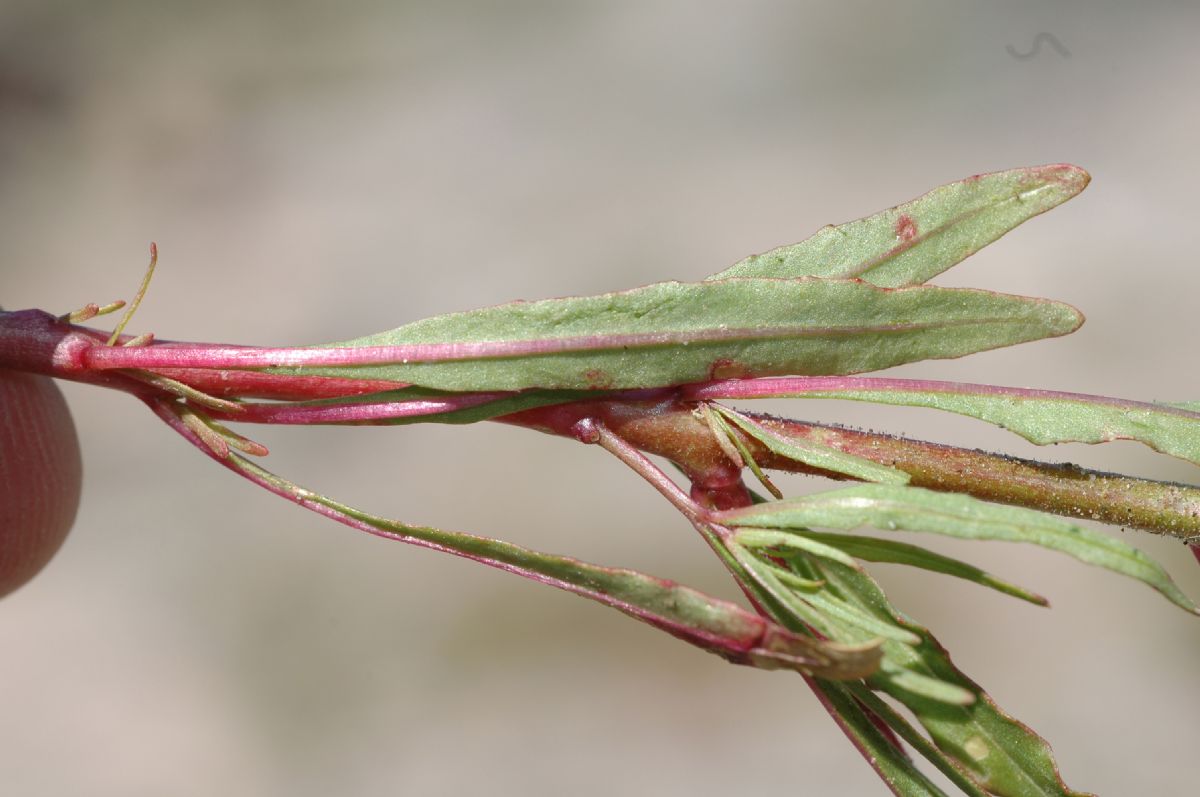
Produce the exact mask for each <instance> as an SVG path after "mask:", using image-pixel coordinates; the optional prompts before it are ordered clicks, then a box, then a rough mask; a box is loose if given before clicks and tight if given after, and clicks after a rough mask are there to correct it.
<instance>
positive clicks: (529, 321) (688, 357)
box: [104, 279, 1082, 391]
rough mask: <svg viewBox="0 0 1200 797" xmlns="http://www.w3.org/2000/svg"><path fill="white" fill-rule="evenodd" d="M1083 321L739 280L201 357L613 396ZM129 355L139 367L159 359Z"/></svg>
mask: <svg viewBox="0 0 1200 797" xmlns="http://www.w3.org/2000/svg"><path fill="white" fill-rule="evenodd" d="M1081 320H1082V318H1081V316H1080V315H1079V313H1078V312H1077V311H1076V310H1074V309H1073V308H1071V307H1069V306H1067V305H1064V304H1060V303H1056V302H1051V301H1047V300H1041V299H1030V298H1027V297H1018V296H1009V295H1006V294H998V293H990V292H987V291H975V290H967V289H951V288H936V287H931V286H920V287H914V288H906V289H900V290H882V289H879V288H876V287H874V286H871V285H868V284H866V283H863V282H857V281H833V280H816V279H801V280H780V279H736V280H723V281H717V282H705V283H696V284H685V283H676V282H667V283H659V284H656V285H649V286H646V287H643V288H636V289H634V290H631V291H624V292H620V293H611V294H605V295H601V296H589V297H582V298H570V299H548V300H544V301H538V302H518V303H513V304H506V305H500V306H498V307H489V308H484V309H481V310H473V311H470V312H465V313H454V314H451V315H444V316H438V317H435V318H430V319H426V320H424V321H417V322H415V323H413V324H409V325H407V326H404V327H400V328H398V329H394V330H391V331H390V332H384V333H381V334H377V335H371V336H368V337H365V338H358V339H356V340H351V341H346V342H344V343H338V344H331V346H330V347H324V348H316V349H290V350H258V351H253V350H230V351H229V352H224V351H221V352H218V351H214V350H209V351H206V352H204V355H205V358H206V362H208V363H209V365H210V366H211V367H217V365H218V364H220V363H222V362H224V360H222V359H221V358H222V357H224V356H225V355H226V354H228V356H229V358H230V359H229V362H230V363H236V364H231V365H229V366H228V367H258V366H256V365H254V364H255V363H258V364H261V365H263V366H270V365H275V364H277V363H280V362H286V363H289V364H294V365H303V366H304V368H303V373H305V374H313V373H316V374H325V375H337V376H344V377H351V378H359V379H387V380H392V381H397V382H405V383H410V384H417V385H423V386H426V387H432V388H438V389H443V390H457V391H481V390H522V389H526V388H547V389H579V390H589V389H590V390H602V389H610V388H647V387H662V386H667V385H676V384H684V383H689V382H697V381H702V380H706V379H712V378H723V377H727V376H758V375H768V374H784V373H800V374H847V373H857V372H861V371H872V370H876V369H879V368H887V367H889V366H892V365H898V364H900V363H906V362H913V361H916V360H923V359H928V358H946V357H960V356H963V355H966V354H971V353H974V352H978V351H984V350H987V349H993V348H998V347H1001V346H1007V345H1013V344H1016V343H1023V342H1026V341H1030V340H1038V339H1041V338H1046V337H1053V336H1057V335H1063V334H1067V333H1069V332H1071V331H1073V330H1074V329H1076V328H1077V327H1078V326H1079V324H1080V323H1081ZM129 351H130V353H132V356H134V357H135V358H139V359H138V361H139V362H140V361H141V359H140V358H145V357H151V355H154V347H150V348H148V349H138V350H129ZM146 352H149V353H150V354H143V353H146ZM169 354H171V355H173V356H175V357H176V358H178V356H179V354H180V353H179V352H178V351H175V352H169ZM126 356H127V357H128V356H130V355H129V354H127V355H126ZM154 356H157V355H154ZM368 360H369V362H370V363H372V364H359V363H364V362H366V361H368ZM151 361H152V357H151ZM113 364H114V363H113V362H109V363H107V364H105V365H104V367H109V366H112V365H113ZM175 364H177V365H178V364H180V363H175ZM335 364H336V365H339V366H340V367H337V368H326V367H321V366H323V365H335ZM222 367H225V366H222ZM299 372H300V371H298V370H297V369H295V368H288V369H280V370H279V371H278V373H290V374H296V373H299Z"/></svg>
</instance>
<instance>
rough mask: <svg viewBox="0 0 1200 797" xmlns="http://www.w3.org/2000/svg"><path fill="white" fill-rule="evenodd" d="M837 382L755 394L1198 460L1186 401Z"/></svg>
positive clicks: (1039, 440) (1197, 427) (1199, 424)
mask: <svg viewBox="0 0 1200 797" xmlns="http://www.w3.org/2000/svg"><path fill="white" fill-rule="evenodd" d="M840 381H841V384H834V383H832V381H831V382H830V383H829V384H817V383H814V384H812V385H811V386H809V385H794V386H792V388H791V389H790V390H789V389H787V388H784V387H781V389H780V390H778V391H770V392H766V391H764V392H763V394H762V397H764V398H765V397H767V396H768V395H769V396H771V397H778V398H783V397H788V398H821V399H848V400H851V401H869V402H873V403H875V404H893V405H899V406H906V407H929V408H931V409H937V410H945V411H946V412H954V413H957V414H959V415H966V416H969V417H971V418H977V419H979V420H981V421H986V422H988V423H992V424H995V425H997V426H999V427H1001V428H1004V429H1007V430H1009V431H1010V432H1013V433H1014V434H1018V435H1020V436H1021V437H1024V438H1025V439H1026V440H1028V441H1029V442H1031V443H1034V444H1035V445H1040V446H1041V445H1049V444H1051V443H1092V444H1094V443H1107V442H1110V441H1113V440H1137V441H1139V442H1141V443H1144V444H1146V445H1148V446H1150V447H1151V448H1153V449H1154V450H1155V451H1158V452H1159V453H1162V454H1167V455H1169V456H1173V457H1178V458H1180V459H1185V460H1187V461H1189V462H1193V463H1195V464H1198V465H1200V411H1197V406H1196V405H1193V404H1188V403H1183V404H1151V403H1149V402H1144V401H1129V400H1125V399H1116V398H1109V397H1107V396H1092V395H1086V394H1082V393H1065V392H1060V391H1053V390H1029V389H1024V388H1006V387H998V386H994V385H974V384H966V383H962V382H932V381H923V380H913V379H847V380H840Z"/></svg>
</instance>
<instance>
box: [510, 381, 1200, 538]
mask: <svg viewBox="0 0 1200 797" xmlns="http://www.w3.org/2000/svg"><path fill="white" fill-rule="evenodd" d="M693 406H694V405H692V404H690V403H688V402H684V401H680V400H678V399H674V400H663V401H658V402H642V403H633V402H611V401H595V402H576V403H572V404H564V405H557V406H554V407H540V408H537V409H532V410H526V411H524V412H520V413H516V414H514V415H509V416H505V417H504V418H502V419H500V420H503V421H505V422H507V423H512V424H516V425H519V426H526V427H531V428H536V429H539V430H541V431H544V432H549V433H551V434H560V435H564V436H568V437H570V436H573V434H572V433H571V431H570V428H571V425H572V424H573V423H575V422H576V421H578V420H579V419H581V418H583V417H593V418H597V419H600V420H602V421H603V422H604V424H605V425H606V426H607V427H608V428H609V429H611V430H612V431H613V432H614V433H616V434H617V435H618V436H620V437H621V438H622V439H623V440H625V441H626V442H628V443H629V444H630V445H633V446H636V447H637V448H639V449H641V450H643V451H645V452H647V453H651V454H656V455H659V456H663V457H666V458H667V459H670V460H671V461H673V462H675V463H676V464H678V465H679V466H680V467H681V468H683V469H684V471H685V472H686V473H687V474H688V476H689V477H690V478H692V480H693V482H694V483H696V484H701V485H704V486H705V487H706V488H710V489H711V488H712V487H715V486H717V485H718V484H721V483H724V484H732V483H733V482H734V481H735V477H736V473H737V468H736V466H734V464H733V463H731V462H730V461H729V458H728V456H727V455H726V454H725V452H724V450H723V449H722V447H721V446H720V445H719V443H718V442H717V441H716V439H715V438H714V437H713V434H712V430H711V429H710V428H709V426H708V424H706V423H705V422H704V421H703V420H702V419H699V418H697V417H696V416H695V415H694V414H693V412H692V409H693ZM746 414H747V415H750V416H751V417H753V418H754V419H755V420H757V421H758V422H760V423H762V424H763V425H764V426H768V427H770V428H771V429H772V430H774V431H775V432H777V433H778V434H781V435H786V436H788V437H793V438H796V439H799V440H805V441H810V442H814V443H820V444H822V445H827V446H830V447H832V448H836V449H838V450H840V451H844V452H846V453H848V454H854V455H857V456H860V457H863V458H866V459H870V460H872V461H875V462H879V463H881V464H885V465H890V466H892V467H895V468H898V469H899V470H902V471H904V472H906V473H908V474H909V476H911V477H912V482H911V483H912V485H913V486H915V487H925V488H927V489H931V490H941V491H945V492H958V493H965V494H968V495H972V496H974V497H976V498H981V499H983V500H986V501H995V502H997V503H1003V504H1012V505H1014V506H1023V507H1029V508H1032V509H1040V510H1042V511H1045V512H1051V513H1053V514H1057V515H1064V516H1067V517H1076V518H1085V519H1089V520H1098V521H1100V522H1103V523H1109V524H1113V525H1120V526H1128V527H1130V528H1136V529H1141V530H1143V531H1149V532H1151V533H1154V534H1161V535H1166V536H1171V537H1176V538H1179V539H1181V540H1189V539H1193V538H1196V537H1198V536H1200V488H1196V487H1192V486H1189V485H1183V484H1174V483H1169V482H1159V481H1152V480H1149V479H1139V478H1134V477H1131V476H1122V475H1119V474H1112V473H1104V472H1101V471H1094V470H1088V469H1085V468H1080V467H1078V466H1076V465H1071V464H1051V463H1044V462H1036V461H1031V460H1025V459H1020V458H1017V457H1010V456H1005V455H1002V454H992V453H987V452H983V451H975V450H971V449H965V448H957V447H954V446H947V445H941V444H938V443H929V442H925V441H921V440H913V439H910V438H905V437H895V436H892V435H886V434H880V433H877V432H862V431H857V430H854V429H847V428H844V427H840V426H834V425H825V424H812V423H803V422H800V421H792V420H786V419H780V418H773V417H771V416H767V415H762V414H754V413H746ZM735 433H736V434H739V435H740V436H741V438H742V441H743V443H744V444H745V446H746V448H747V449H748V450H749V451H750V452H751V453H752V454H753V455H754V458H755V459H756V460H757V461H758V463H759V465H760V466H762V467H764V468H770V469H774V470H782V471H788V472H792V473H805V474H811V475H816V476H825V477H827V478H831V479H838V480H841V479H844V478H845V477H844V476H841V475H839V474H836V473H832V472H829V471H823V470H820V469H818V468H812V467H809V466H807V465H802V464H800V463H798V462H795V461H794V460H789V459H786V458H784V457H781V456H779V455H777V454H774V453H773V452H771V451H770V450H768V449H767V448H766V447H765V446H763V445H762V444H761V443H759V442H758V441H757V440H754V439H753V438H750V437H749V436H747V435H743V434H741V433H740V432H737V431H736V430H735Z"/></svg>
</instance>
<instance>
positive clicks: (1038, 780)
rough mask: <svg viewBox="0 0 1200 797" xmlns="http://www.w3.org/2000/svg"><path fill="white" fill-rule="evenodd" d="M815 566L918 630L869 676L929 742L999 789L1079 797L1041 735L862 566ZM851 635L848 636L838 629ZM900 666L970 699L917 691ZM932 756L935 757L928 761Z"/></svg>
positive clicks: (843, 590)
mask: <svg viewBox="0 0 1200 797" xmlns="http://www.w3.org/2000/svg"><path fill="white" fill-rule="evenodd" d="M814 567H815V568H816V569H817V572H818V573H819V575H821V576H822V577H824V578H826V579H828V581H829V584H830V586H831V588H833V589H836V590H838V591H839V593H840V594H841V595H842V597H843V598H845V599H846V600H848V601H852V602H855V603H857V604H858V605H859V607H860V608H861V609H863V610H867V611H874V612H875V613H877V614H878V615H881V618H882V617H886V618H888V619H890V620H891V621H893V622H895V623H897V624H899V625H901V626H902V627H904V628H907V629H908V630H910V631H912V632H913V633H915V634H917V635H919V636H920V637H921V639H922V641H921V644H920V645H917V646H910V645H901V644H897V643H894V642H885V643H884V651H885V661H887V662H888V665H889V666H888V670H889V672H883V671H881V672H880V673H878V674H877V675H875V676H873V677H872V678H870V679H869V683H870V684H871V685H872V686H874V687H876V688H877V689H881V690H882V691H884V692H886V693H887V694H889V695H890V696H891V697H893V698H894V699H896V700H898V701H900V702H901V703H903V704H904V705H905V706H906V707H908V709H909V710H910V711H912V712H913V714H914V715H916V717H917V720H918V721H919V722H920V723H921V725H922V726H924V728H925V729H926V730H927V731H928V732H929V734H930V736H932V737H933V741H934V743H935V744H936V745H937V746H938V748H939V749H941V750H942V751H943V752H944V753H946V754H947V755H949V756H950V757H951V758H953V759H954V760H955V761H957V762H958V764H959V765H960V766H961V767H962V768H963V769H965V770H966V771H967V772H970V773H972V774H973V775H974V776H975V777H976V778H978V780H979V781H980V783H981V785H982V786H984V787H985V788H987V789H988V790H989V791H991V792H993V793H995V794H997V795H1002V796H1003V797H1080V795H1082V793H1081V792H1076V791H1074V790H1072V789H1070V788H1068V787H1067V786H1066V785H1065V784H1064V783H1063V781H1062V778H1061V776H1060V775H1059V773H1058V768H1057V766H1056V765H1055V763H1054V756H1053V753H1052V752H1051V751H1050V747H1049V745H1047V744H1046V742H1045V740H1044V739H1042V738H1041V737H1040V736H1038V735H1037V734H1036V733H1034V732H1033V731H1031V730H1030V729H1029V728H1027V727H1026V726H1025V725H1023V724H1021V723H1020V722H1018V721H1016V720H1014V719H1013V718H1012V717H1011V716H1009V715H1008V714H1006V713H1004V712H1003V711H1001V710H1000V709H999V708H998V707H997V706H996V704H995V703H994V702H993V701H992V700H991V698H990V697H989V696H988V695H987V693H986V692H984V691H983V689H982V688H980V687H979V685H978V684H976V683H975V682H974V681H972V680H971V679H970V678H967V677H966V676H965V675H963V673H962V672H960V671H959V670H958V669H957V668H956V667H955V666H954V664H953V663H952V662H951V661H950V658H949V656H948V655H947V654H946V651H945V649H944V648H942V646H941V645H940V644H938V642H937V640H936V639H934V637H933V635H932V634H930V633H929V630H928V629H926V628H924V627H923V626H921V625H919V624H917V623H915V622H913V621H911V620H909V619H907V618H906V617H905V616H904V615H903V614H901V613H900V612H898V611H897V610H896V609H895V608H894V607H892V605H891V604H890V603H889V602H888V600H887V597H886V596H885V595H884V594H883V591H882V590H881V589H879V585H878V584H876V583H875V581H874V579H872V578H871V577H870V576H869V575H868V574H867V573H865V572H861V571H856V570H852V569H850V568H845V567H842V566H840V565H838V564H836V563H831V562H828V561H825V562H816V563H814ZM841 638H844V639H852V638H854V637H853V636H846V637H841ZM893 668H895V669H899V670H903V671H906V672H910V673H913V674H915V675H918V676H922V677H924V678H928V679H932V680H933V681H935V682H940V683H943V684H950V685H953V686H956V687H958V688H959V689H961V690H964V691H966V692H969V693H971V694H972V695H973V696H974V701H973V702H971V703H970V704H967V705H955V704H953V703H948V702H946V701H944V700H940V699H935V698H933V697H929V696H926V695H924V694H921V692H920V691H919V690H913V689H911V688H909V687H910V686H911V683H910V684H908V685H906V684H904V683H902V682H898V681H897V680H896V678H895V677H894V675H891V673H892V672H894V671H895V670H894V669H893ZM935 763H937V762H936V761H935Z"/></svg>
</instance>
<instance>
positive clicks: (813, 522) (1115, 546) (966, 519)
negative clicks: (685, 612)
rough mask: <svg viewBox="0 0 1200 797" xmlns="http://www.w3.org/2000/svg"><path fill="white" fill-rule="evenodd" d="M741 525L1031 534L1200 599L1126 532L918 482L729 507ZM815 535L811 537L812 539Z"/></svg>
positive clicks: (729, 519) (1189, 606)
mask: <svg viewBox="0 0 1200 797" xmlns="http://www.w3.org/2000/svg"><path fill="white" fill-rule="evenodd" d="M722 522H724V523H727V524H729V525H732V526H737V527H753V528H756V529H757V528H765V529H807V528H809V527H821V528H834V529H846V530H850V529H855V528H859V527H861V526H872V527H874V528H879V529H888V530H895V529H903V530H909V531H922V532H930V533H934V534H944V535H947V536H952V537H962V538H966V539H979V540H1006V541H1011V542H1029V543H1033V544H1035V545H1040V546H1042V547H1044V548H1049V549H1051V550H1056V551H1059V552H1061V553H1065V554H1067V555H1069V556H1072V557H1074V558H1076V559H1078V560H1080V561H1082V562H1086V563H1088V564H1091V565H1096V566H1098V567H1103V568H1106V569H1108V570H1111V571H1113V572H1115V573H1120V574H1122V575H1125V576H1129V577H1131V578H1135V579H1138V580H1139V581H1142V582H1143V583H1145V584H1147V585H1149V586H1151V587H1153V588H1154V589H1156V590H1158V591H1159V592H1160V593H1162V594H1163V596H1165V597H1166V598H1167V599H1168V600H1170V601H1171V602H1172V603H1175V604H1176V605H1178V606H1180V607H1182V608H1184V609H1186V610H1188V611H1190V612H1197V613H1200V612H1198V610H1197V608H1196V606H1195V604H1193V603H1192V601H1191V600H1190V599H1188V597H1187V596H1186V595H1184V594H1183V593H1182V592H1181V591H1180V590H1179V588H1178V587H1177V586H1176V585H1175V583H1174V582H1173V581H1172V580H1171V578H1170V576H1168V575H1167V573H1166V571H1164V570H1163V569H1162V568H1161V567H1160V566H1159V565H1158V564H1157V563H1155V562H1154V561H1153V560H1151V559H1150V558H1149V557H1147V556H1146V555H1145V554H1143V553H1142V552H1141V551H1139V550H1137V549H1136V548H1133V547H1131V546H1129V545H1126V544H1125V543H1123V542H1121V541H1120V540H1117V539H1114V538H1112V537H1109V536H1108V535H1105V534H1101V533H1099V532H1095V531H1092V530H1091V529H1088V528H1085V527H1083V526H1080V525H1078V524H1075V523H1072V522H1070V521H1068V520H1064V519H1062V518H1058V517H1054V516H1053V515H1047V514H1045V513H1042V512H1036V511H1034V510H1030V509H1022V508H1018V507H1010V506H1001V505H999V504H991V503H988V502H986V501H980V500H978V499H975V498H971V497H970V496H966V495H959V494H955V493H939V492H934V491H932V490H924V489H920V488H916V487H907V486H895V485H882V484H864V485H859V486H855V487H849V488H845V489H840V490H830V491H827V492H822V493H816V494H814V495H808V496H802V497H798V498H789V499H785V500H782V501H774V502H771V503H768V504H760V505H757V506H752V507H747V508H745V509H738V510H732V511H730V512H727V513H724V515H723V516H722ZM812 542H815V540H809V541H808V544H811V543H812Z"/></svg>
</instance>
